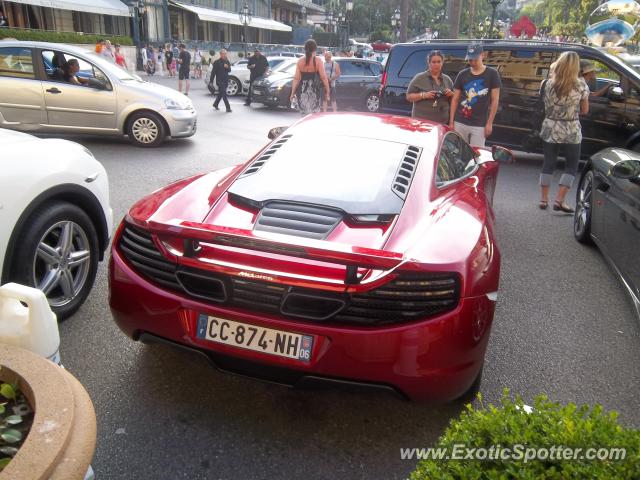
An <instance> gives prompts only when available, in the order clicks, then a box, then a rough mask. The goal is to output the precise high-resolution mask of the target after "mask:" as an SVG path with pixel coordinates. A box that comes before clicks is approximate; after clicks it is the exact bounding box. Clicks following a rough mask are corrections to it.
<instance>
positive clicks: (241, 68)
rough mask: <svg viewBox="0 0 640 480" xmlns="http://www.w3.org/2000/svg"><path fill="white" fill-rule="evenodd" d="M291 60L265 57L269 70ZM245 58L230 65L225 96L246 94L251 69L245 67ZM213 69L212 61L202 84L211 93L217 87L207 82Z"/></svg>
mask: <svg viewBox="0 0 640 480" xmlns="http://www.w3.org/2000/svg"><path fill="white" fill-rule="evenodd" d="M288 60H291V58H290V57H267V61H268V62H269V70H271V69H273V68H275V67H277V66H278V65H280V64H281V63H283V62H284V61H288ZM247 63H248V61H247V60H238V61H237V62H236V63H234V64H233V65H231V71H230V72H229V83H228V85H227V96H229V97H233V96H235V95H240V94H241V93H242V94H246V93H248V92H249V76H250V73H251V70H249V69H248V68H247ZM212 70H213V63H212V64H211V65H209V68H208V69H207V73H206V75H205V76H204V84H205V85H206V86H207V88H208V89H209V92H211V94H213V95H215V94H216V93H217V91H218V88H217V87H216V86H215V85H212V84H210V83H209V79H210V78H211V71H212Z"/></svg>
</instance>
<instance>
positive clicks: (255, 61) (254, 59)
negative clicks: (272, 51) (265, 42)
mask: <svg viewBox="0 0 640 480" xmlns="http://www.w3.org/2000/svg"><path fill="white" fill-rule="evenodd" d="M247 68H248V69H249V70H250V71H251V73H250V74H249V93H248V94H247V101H246V102H244V104H245V105H246V106H247V107H248V106H249V105H251V96H252V94H253V83H254V82H255V81H256V80H259V79H261V78H262V77H263V76H264V74H265V73H267V70H269V62H268V61H267V58H266V57H265V56H264V55H262V53H261V52H260V50H258V49H257V48H256V49H255V51H254V52H253V55H252V56H251V57H250V58H249V62H248V63H247Z"/></svg>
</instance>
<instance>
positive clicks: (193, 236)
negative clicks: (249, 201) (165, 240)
mask: <svg viewBox="0 0 640 480" xmlns="http://www.w3.org/2000/svg"><path fill="white" fill-rule="evenodd" d="M146 223H147V225H146V226H147V228H148V229H149V231H150V232H151V233H155V234H156V235H160V236H162V235H167V236H171V237H174V238H175V237H179V238H180V239H182V245H183V256H184V257H186V258H193V259H196V258H197V252H198V250H199V243H200V242H203V243H207V244H215V245H223V246H227V247H236V248H244V249H248V250H257V251H262V252H269V253H277V254H281V255H289V256H293V257H301V258H307V259H310V260H317V261H322V262H327V263H336V264H340V265H345V266H346V267H347V269H346V276H345V284H347V285H357V284H359V283H360V281H361V279H362V277H361V276H360V277H359V276H358V269H360V268H367V269H373V270H393V269H395V268H396V267H398V266H400V265H401V264H402V263H404V261H405V257H404V255H403V254H401V253H397V252H389V251H386V250H377V249H372V248H365V247H357V246H351V245H346V244H339V243H333V242H326V241H323V240H315V239H307V238H299V237H292V236H289V235H282V234H277V233H264V232H261V234H260V236H257V235H256V234H255V233H254V232H253V231H252V230H244V229H238V228H229V227H220V226H213V225H207V224H202V223H197V222H187V221H181V220H173V221H171V222H169V223H158V222H154V221H148V222H146ZM263 235H264V236H263Z"/></svg>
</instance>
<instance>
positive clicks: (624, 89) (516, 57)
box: [380, 40, 640, 157]
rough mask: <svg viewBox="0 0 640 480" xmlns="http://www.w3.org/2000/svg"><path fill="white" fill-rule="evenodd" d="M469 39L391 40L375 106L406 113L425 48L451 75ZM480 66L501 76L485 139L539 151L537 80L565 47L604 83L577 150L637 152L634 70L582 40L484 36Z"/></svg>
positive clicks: (639, 79) (639, 101)
mask: <svg viewBox="0 0 640 480" xmlns="http://www.w3.org/2000/svg"><path fill="white" fill-rule="evenodd" d="M469 43H470V41H469V40H431V41H426V42H423V43H405V44H397V45H394V46H393V48H392V49H391V53H390V55H389V58H388V60H387V64H386V67H385V71H384V74H383V76H382V87H381V89H380V91H381V97H380V100H381V111H382V112H384V113H395V114H402V115H410V114H411V105H410V103H409V102H407V100H406V98H405V94H406V92H407V87H408V86H409V82H410V81H411V79H412V78H413V77H414V75H415V74H416V73H418V72H421V71H424V70H425V69H426V57H427V55H428V53H429V52H430V51H431V50H440V51H442V53H443V54H444V68H443V72H444V73H446V74H447V75H449V76H450V77H451V79H452V80H455V77H456V75H457V73H458V72H459V71H460V70H462V69H463V68H466V67H467V62H465V60H464V57H465V55H466V51H467V46H468V45H469ZM483 45H484V50H485V55H486V57H485V60H484V63H485V65H489V66H491V67H493V68H495V69H497V70H498V72H499V73H500V77H501V78H502V89H501V91H500V105H499V107H498V114H497V116H496V119H495V122H494V125H493V134H492V135H491V137H489V138H488V139H487V142H488V143H497V144H500V145H504V146H508V147H511V148H515V149H520V150H522V149H526V150H530V151H542V144H541V143H540V142H538V143H535V142H532V136H531V132H532V128H533V119H534V118H535V115H533V112H534V109H535V107H536V103H537V99H538V91H539V89H540V83H541V82H542V80H544V79H545V78H547V75H548V73H549V65H551V63H552V62H554V61H555V60H556V59H557V58H558V56H559V55H560V54H561V53H562V52H565V51H574V52H576V53H577V54H578V55H580V58H581V59H588V60H591V61H592V62H593V63H594V64H595V66H596V69H597V77H598V82H597V86H598V88H600V87H601V86H603V85H605V84H610V86H611V88H609V90H608V92H607V94H606V95H604V96H602V97H591V98H590V99H589V113H588V114H587V115H584V116H581V117H580V122H581V124H582V134H583V141H582V155H583V156H584V157H589V156H591V155H592V154H593V153H595V152H597V151H599V150H601V149H603V148H605V147H622V146H624V147H627V148H630V149H633V150H637V151H640V131H639V128H640V74H639V73H638V72H636V71H635V70H634V69H633V68H632V67H631V66H630V65H629V64H627V63H625V62H624V61H623V60H622V59H620V58H619V57H617V56H615V55H611V54H609V53H607V52H605V51H602V50H598V49H595V48H592V47H588V46H585V45H577V44H567V43H552V42H541V41H522V40H520V41H518V40H511V41H508V40H484V41H483Z"/></svg>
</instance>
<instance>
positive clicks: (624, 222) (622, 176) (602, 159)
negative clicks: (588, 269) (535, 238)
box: [573, 148, 640, 317]
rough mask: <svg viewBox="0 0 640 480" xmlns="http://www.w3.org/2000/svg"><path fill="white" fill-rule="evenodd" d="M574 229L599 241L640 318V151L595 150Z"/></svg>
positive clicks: (578, 202)
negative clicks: (596, 151)
mask: <svg viewBox="0 0 640 480" xmlns="http://www.w3.org/2000/svg"><path fill="white" fill-rule="evenodd" d="M578 185H579V186H578V193H577V199H576V212H575V215H574V222H573V224H574V234H575V237H576V239H577V240H578V241H579V242H582V243H588V242H591V241H593V242H595V244H596V245H597V246H598V247H599V249H600V251H601V252H602V254H603V255H604V256H605V258H606V259H607V260H608V261H609V262H610V263H611V265H612V266H613V269H614V270H615V272H616V273H617V274H618V276H619V277H620V279H621V280H622V283H623V284H624V286H625V287H626V288H627V290H628V291H629V293H630V294H631V298H632V300H633V302H634V305H635V307H636V312H637V314H638V316H639V317H640V154H639V153H636V152H632V151H630V150H625V149H622V148H607V149H605V150H602V151H600V152H598V153H596V154H595V155H593V156H592V157H591V158H590V159H589V161H588V162H587V165H586V167H585V168H584V170H583V171H582V175H581V177H580V183H579V184H578Z"/></svg>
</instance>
